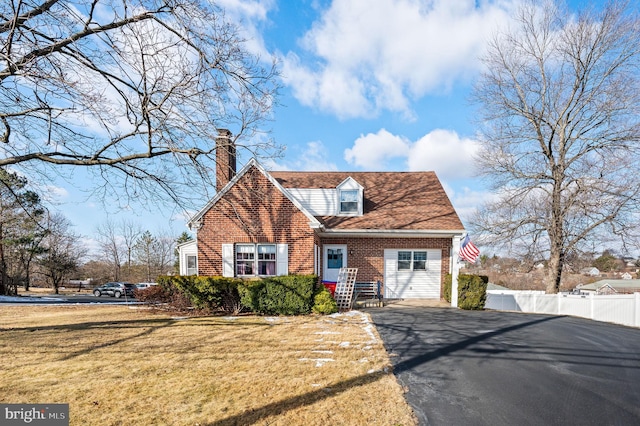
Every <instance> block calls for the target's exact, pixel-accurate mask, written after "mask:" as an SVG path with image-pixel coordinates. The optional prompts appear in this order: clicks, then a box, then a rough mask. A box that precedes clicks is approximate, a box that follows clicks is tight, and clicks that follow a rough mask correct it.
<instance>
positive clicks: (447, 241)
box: [321, 238, 452, 294]
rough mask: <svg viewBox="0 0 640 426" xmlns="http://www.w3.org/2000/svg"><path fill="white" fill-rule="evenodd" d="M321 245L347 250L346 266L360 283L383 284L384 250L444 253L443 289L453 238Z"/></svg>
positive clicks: (340, 240) (340, 241)
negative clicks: (427, 250) (334, 245)
mask: <svg viewBox="0 0 640 426" xmlns="http://www.w3.org/2000/svg"><path fill="white" fill-rule="evenodd" d="M321 243H322V244H345V245H346V246H347V252H348V253H349V254H348V257H347V263H348V266H349V267H350V268H358V281H378V280H379V281H381V282H382V283H383V284H384V250H385V249H441V250H442V259H441V262H440V263H441V271H442V274H441V278H440V287H441V288H442V286H443V284H444V276H445V274H447V273H448V272H449V263H450V260H449V258H450V254H451V246H452V242H451V238H323V239H322V240H321ZM321 270H322V269H321ZM441 294H442V290H441Z"/></svg>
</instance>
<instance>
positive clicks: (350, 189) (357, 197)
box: [336, 176, 364, 216]
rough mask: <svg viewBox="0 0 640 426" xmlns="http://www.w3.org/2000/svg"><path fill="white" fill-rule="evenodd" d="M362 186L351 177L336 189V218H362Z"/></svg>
mask: <svg viewBox="0 0 640 426" xmlns="http://www.w3.org/2000/svg"><path fill="white" fill-rule="evenodd" d="M363 189H364V188H363V186H362V185H360V184H359V183H358V182H357V181H356V180H355V179H353V178H352V177H351V176H349V177H348V178H346V179H345V180H343V181H342V183H340V185H338V186H337V187H336V196H337V200H336V201H337V203H336V205H337V211H336V216H362V210H363V204H364V191H363Z"/></svg>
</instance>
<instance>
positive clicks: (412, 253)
mask: <svg viewBox="0 0 640 426" xmlns="http://www.w3.org/2000/svg"><path fill="white" fill-rule="evenodd" d="M441 253H442V251H441V250H429V249H385V250H384V293H385V294H384V297H385V298H387V299H416V298H419V299H440V282H441V277H442V275H441V274H442V271H441V268H442V263H441V256H442V254H441Z"/></svg>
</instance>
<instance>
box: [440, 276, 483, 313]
mask: <svg viewBox="0 0 640 426" xmlns="http://www.w3.org/2000/svg"><path fill="white" fill-rule="evenodd" d="M488 283H489V277H487V276H486V275H471V274H460V275H458V307H459V308H460V309H467V310H480V309H484V304H485V302H486V300H487V284H488ZM444 298H445V300H446V301H447V302H449V303H451V274H447V276H446V277H445V280H444Z"/></svg>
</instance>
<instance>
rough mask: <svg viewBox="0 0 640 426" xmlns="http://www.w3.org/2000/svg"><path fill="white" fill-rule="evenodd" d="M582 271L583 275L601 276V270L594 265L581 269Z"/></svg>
mask: <svg viewBox="0 0 640 426" xmlns="http://www.w3.org/2000/svg"><path fill="white" fill-rule="evenodd" d="M580 273H581V274H582V275H588V276H590V277H599V276H600V270H599V269H598V268H596V267H594V266H591V267H588V268H583V269H581V270H580Z"/></svg>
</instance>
